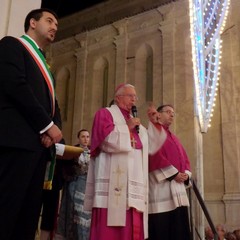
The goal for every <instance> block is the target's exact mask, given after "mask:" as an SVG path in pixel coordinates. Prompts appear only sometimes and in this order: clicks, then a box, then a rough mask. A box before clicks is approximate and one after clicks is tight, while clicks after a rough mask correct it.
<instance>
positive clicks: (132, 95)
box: [119, 94, 138, 100]
mask: <svg viewBox="0 0 240 240" xmlns="http://www.w3.org/2000/svg"><path fill="white" fill-rule="evenodd" d="M119 96H126V97H129V98H133V99H135V100H138V97H137V95H135V94H121V95H119Z"/></svg>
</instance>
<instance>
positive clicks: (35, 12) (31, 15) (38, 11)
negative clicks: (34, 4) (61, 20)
mask: <svg viewBox="0 0 240 240" xmlns="http://www.w3.org/2000/svg"><path fill="white" fill-rule="evenodd" d="M43 12H49V13H51V14H52V15H53V16H54V17H55V18H56V19H57V20H58V16H57V14H56V13H55V12H54V11H53V10H51V9H48V8H39V9H34V10H32V11H31V12H29V13H28V15H27V16H26V18H25V22H24V31H25V33H26V32H27V31H28V29H29V27H30V20H31V19H32V18H34V19H35V20H36V21H38V20H39V19H40V18H41V17H42V15H43Z"/></svg>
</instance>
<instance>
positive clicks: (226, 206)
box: [50, 0, 240, 228]
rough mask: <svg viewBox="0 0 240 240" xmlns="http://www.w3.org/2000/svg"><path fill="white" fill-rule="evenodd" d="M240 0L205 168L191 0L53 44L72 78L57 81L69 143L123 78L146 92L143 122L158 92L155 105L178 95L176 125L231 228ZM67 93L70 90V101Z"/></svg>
mask: <svg viewBox="0 0 240 240" xmlns="http://www.w3.org/2000/svg"><path fill="white" fill-rule="evenodd" d="M237 1H238V0H232V1H231V2H232V7H231V8H230V14H229V15H230V17H229V20H228V21H227V27H226V28H228V27H229V31H228V32H226V33H224V34H223V58H222V68H221V76H220V86H219V90H218V96H217V101H216V106H215V109H214V115H213V118H212V127H211V128H209V130H208V132H207V133H206V134H203V135H202V137H203V169H202V170H201V169H200V170H199V169H197V166H198V164H197V161H199V159H198V155H197V154H196V141H197V140H196V136H195V133H194V132H195V128H196V124H195V122H194V118H196V113H195V111H196V109H195V106H194V81H193V70H192V55H191V41H190V25H189V17H188V16H189V11H188V1H187V0H179V1H176V2H172V3H171V4H167V5H164V6H160V7H157V8H154V9H152V10H149V11H146V12H143V13H141V14H137V15H135V16H131V17H128V18H124V19H120V20H118V21H114V22H113V23H111V24H108V25H105V26H102V27H98V28H96V29H93V30H90V31H85V32H80V33H78V34H75V35H74V36H71V37H68V38H65V39H62V40H60V41H58V42H56V43H55V44H54V46H53V47H52V48H51V49H50V53H51V56H50V58H51V61H52V65H53V68H54V70H55V72H56V73H57V72H59V75H58V74H56V76H57V78H61V77H62V78H63V79H67V80H66V81H65V80H60V81H59V84H62V86H58V85H57V96H58V97H59V98H60V107H61V108H63V111H66V109H67V113H65V115H66V116H67V119H66V118H65V119H66V120H64V130H63V132H64V135H66V139H67V142H68V143H70V144H71V143H75V142H74V141H75V140H76V136H75V135H76V132H77V130H79V128H82V127H84V128H87V129H91V125H92V121H93V116H94V114H95V112H96V111H97V110H98V109H99V108H100V107H102V106H103V105H104V104H106V103H109V102H110V101H111V100H112V98H113V94H114V88H115V87H116V86H117V85H118V84H119V83H121V82H129V83H131V84H133V85H135V86H136V90H137V93H138V97H139V99H140V101H139V103H138V109H139V116H140V118H141V119H142V122H143V124H144V125H145V126H147V115H146V110H147V106H148V101H147V100H151V99H152V101H153V103H154V104H155V105H156V106H158V105H160V104H162V103H172V104H173V105H174V107H175V111H176V112H177V115H176V118H175V121H174V124H173V126H172V130H173V131H174V132H175V133H176V135H177V136H178V137H179V138H180V139H181V141H182V142H183V145H184V146H185V147H186V150H187V152H188V154H189V157H190V159H191V164H192V170H193V173H194V175H193V176H194V177H196V176H197V174H196V173H197V171H203V175H204V179H203V180H204V188H203V190H204V192H203V196H204V199H205V202H206V204H207V207H208V209H209V212H210V214H211V216H212V218H213V221H214V223H226V224H227V225H228V226H230V228H234V227H236V225H237V224H239V226H238V227H240V215H239V214H238V215H239V216H237V215H236V214H235V212H238V210H237V209H238V207H239V206H238V204H239V202H240V201H239V200H240V196H239V195H240V182H239V179H240V168H239V165H240V157H239V151H240V150H239V140H240V130H239V129H240V121H239V119H240V112H239V111H238V103H239V89H240V88H239V84H240V81H239V69H240V68H239V65H240V61H239V60H240V58H239V56H240V51H239V49H240V48H239V42H240V41H239V38H240V31H238V30H239V29H240V27H239V26H240V20H239V17H238V12H239V10H240V4H239V3H238V2H237ZM73 17H74V16H73ZM63 23H64V22H62V23H61V24H63ZM232 26H234V27H232ZM64 27H65V28H66V27H67V26H64ZM71 28H73V27H72V26H71ZM65 45H66V47H63V46H65ZM146 59H150V60H149V62H148V63H149V64H150V65H151V61H152V70H151V68H146V61H147V60H146ZM151 59H152V60H151ZM62 69H63V70H62ZM149 69H150V70H149ZM151 71H152V72H151ZM148 74H149V75H148ZM151 74H152V80H151V84H152V86H153V89H152V92H151V91H150V92H149V90H147V85H148V84H149V79H148V77H149V76H151ZM146 79H148V81H146ZM57 81H58V80H57ZM66 82H68V91H67V93H68V96H66V95H67V94H66V89H65V88H66V87H65V85H64V84H67V83H66ZM106 86H107V87H106ZM62 95H63V96H62ZM147 96H148V97H147ZM149 96H150V97H149ZM64 98H68V100H67V101H68V103H67V106H66V103H64V100H63V99H64ZM103 100H104V101H103ZM64 104H65V105H64ZM200 160H201V159H200ZM233 174H235V175H234V176H235V177H233ZM206 224H207V223H206Z"/></svg>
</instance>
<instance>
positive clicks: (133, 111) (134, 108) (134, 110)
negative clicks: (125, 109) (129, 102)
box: [132, 105, 140, 133]
mask: <svg viewBox="0 0 240 240" xmlns="http://www.w3.org/2000/svg"><path fill="white" fill-rule="evenodd" d="M132 115H133V117H134V118H137V107H136V106H134V105H133V106H132ZM139 125H140V119H138V120H137V122H135V129H136V131H137V133H139Z"/></svg>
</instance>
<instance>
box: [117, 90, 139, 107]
mask: <svg viewBox="0 0 240 240" xmlns="http://www.w3.org/2000/svg"><path fill="white" fill-rule="evenodd" d="M136 101H137V95H136V91H135V89H134V88H133V87H125V88H123V90H122V93H121V94H119V95H118V96H116V103H117V105H118V106H119V107H120V108H122V109H125V110H127V111H131V109H132V106H133V105H135V104H136Z"/></svg>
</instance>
